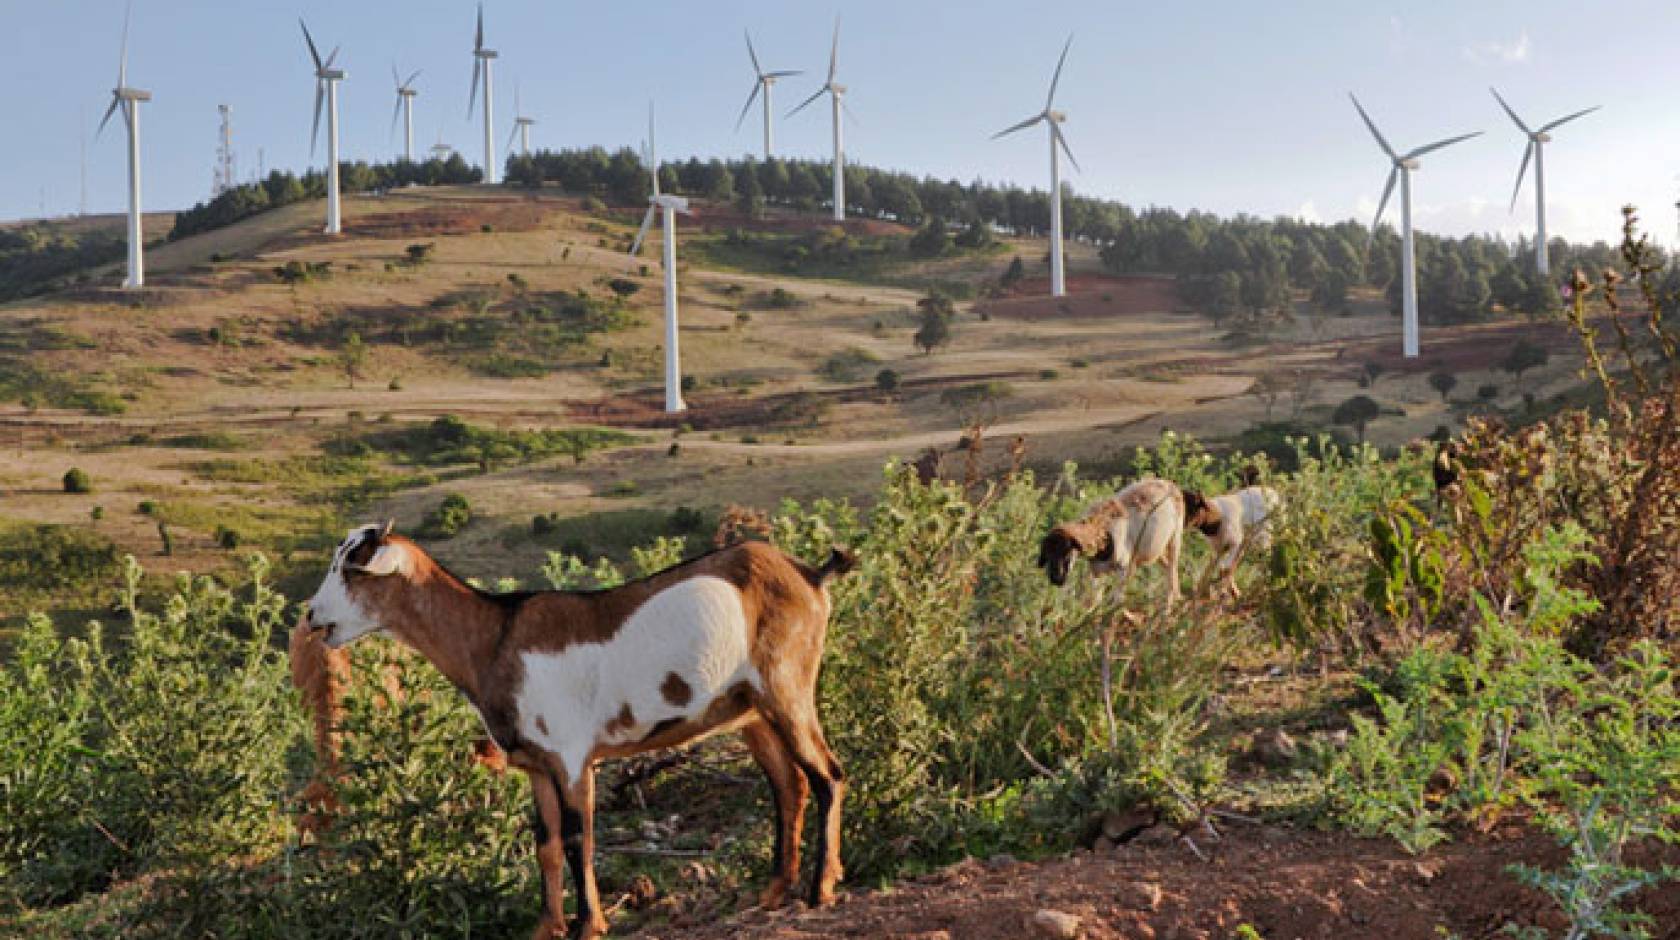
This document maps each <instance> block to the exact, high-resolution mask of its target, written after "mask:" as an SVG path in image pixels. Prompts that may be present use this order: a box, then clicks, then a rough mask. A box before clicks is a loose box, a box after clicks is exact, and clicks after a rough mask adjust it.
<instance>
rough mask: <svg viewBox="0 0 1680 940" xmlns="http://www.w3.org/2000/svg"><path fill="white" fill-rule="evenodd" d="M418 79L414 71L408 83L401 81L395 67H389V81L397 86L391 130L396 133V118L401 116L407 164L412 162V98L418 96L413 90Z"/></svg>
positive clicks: (417, 74)
mask: <svg viewBox="0 0 1680 940" xmlns="http://www.w3.org/2000/svg"><path fill="white" fill-rule="evenodd" d="M419 77H420V70H419V69H415V70H414V74H413V75H410V76H409V77H408V81H403V79H402V76H400V75H398V74H397V67H396V65H394V64H393V65H392V66H391V81H393V82H395V83H396V86H397V106H396V107H395V108H392V109H391V130H392V131H393V132H394V131H396V129H397V116H398V115H401V116H402V122H403V159H404V160H407V161H408V162H409V163H413V162H414V96H415V95H417V94H419V92H417V91H415V90H414V80H415V79H417V78H419Z"/></svg>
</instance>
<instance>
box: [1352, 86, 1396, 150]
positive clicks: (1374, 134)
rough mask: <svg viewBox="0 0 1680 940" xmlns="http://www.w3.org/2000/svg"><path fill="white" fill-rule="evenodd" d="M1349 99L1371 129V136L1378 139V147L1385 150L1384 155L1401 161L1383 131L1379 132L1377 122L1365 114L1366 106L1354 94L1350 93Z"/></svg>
mask: <svg viewBox="0 0 1680 940" xmlns="http://www.w3.org/2000/svg"><path fill="white" fill-rule="evenodd" d="M1348 97H1349V98H1350V99H1352V100H1353V106H1354V107H1355V108H1356V109H1358V111H1359V116H1360V117H1361V118H1364V120H1365V126H1366V127H1368V128H1370V129H1371V136H1372V137H1375V138H1376V139H1377V146H1379V147H1381V148H1382V149H1383V153H1386V154H1388V156H1389V159H1391V160H1398V159H1400V158H1399V157H1398V156H1395V153H1394V148H1393V147H1390V146H1389V145H1388V140H1387V139H1385V138H1384V137H1383V135H1382V131H1379V130H1377V125H1376V122H1375V121H1372V120H1371V116H1370V115H1369V114H1366V113H1365V106H1364V105H1362V104H1360V103H1359V99H1358V98H1354V97H1353V92H1351V91H1350V92H1348Z"/></svg>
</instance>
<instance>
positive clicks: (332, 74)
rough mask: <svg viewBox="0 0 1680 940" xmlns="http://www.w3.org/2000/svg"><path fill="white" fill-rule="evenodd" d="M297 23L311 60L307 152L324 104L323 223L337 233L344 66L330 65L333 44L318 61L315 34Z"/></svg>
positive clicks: (334, 56)
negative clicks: (311, 112)
mask: <svg viewBox="0 0 1680 940" xmlns="http://www.w3.org/2000/svg"><path fill="white" fill-rule="evenodd" d="M298 25H299V26H302V27H303V41H304V42H305V43H307V44H308V45H309V57H310V58H311V59H313V60H315V124H314V126H313V127H312V128H311V129H310V131H309V154H310V156H314V154H315V138H316V137H317V135H319V134H320V132H321V105H322V103H323V101H324V102H325V104H326V106H327V227H326V230H325V231H326V233H327V234H328V235H337V234H338V233H339V232H340V231H343V228H342V226H341V225H340V224H339V222H340V218H339V192H338V83H339V82H341V81H344V70H343V69H335V68H333V62H334V61H335V60H336V59H337V58H338V47H337V46H334V47H333V51H332V54H331V55H329V56H327V59H326V61H325V62H323V61H321V52H320V50H318V49H316V48H315V37H313V36H311V35H309V27H308V26H305V25H304V22H303V20H302V19H299V20H298Z"/></svg>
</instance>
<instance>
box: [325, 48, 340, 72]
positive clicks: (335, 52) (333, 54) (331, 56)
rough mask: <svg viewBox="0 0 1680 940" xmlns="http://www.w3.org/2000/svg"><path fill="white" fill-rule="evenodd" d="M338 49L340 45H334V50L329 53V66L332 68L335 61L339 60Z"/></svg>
mask: <svg viewBox="0 0 1680 940" xmlns="http://www.w3.org/2000/svg"><path fill="white" fill-rule="evenodd" d="M338 50H339V47H338V46H333V51H332V52H330V53H328V54H327V68H329V69H330V68H332V66H333V63H334V62H337V61H338Z"/></svg>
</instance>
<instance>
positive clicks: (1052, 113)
mask: <svg viewBox="0 0 1680 940" xmlns="http://www.w3.org/2000/svg"><path fill="white" fill-rule="evenodd" d="M1044 119H1045V120H1047V121H1053V122H1055V123H1057V124H1064V123H1066V122H1067V119H1068V116H1067V112H1066V111H1056V110H1054V109H1052V110H1049V111H1046V112H1044Z"/></svg>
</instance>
